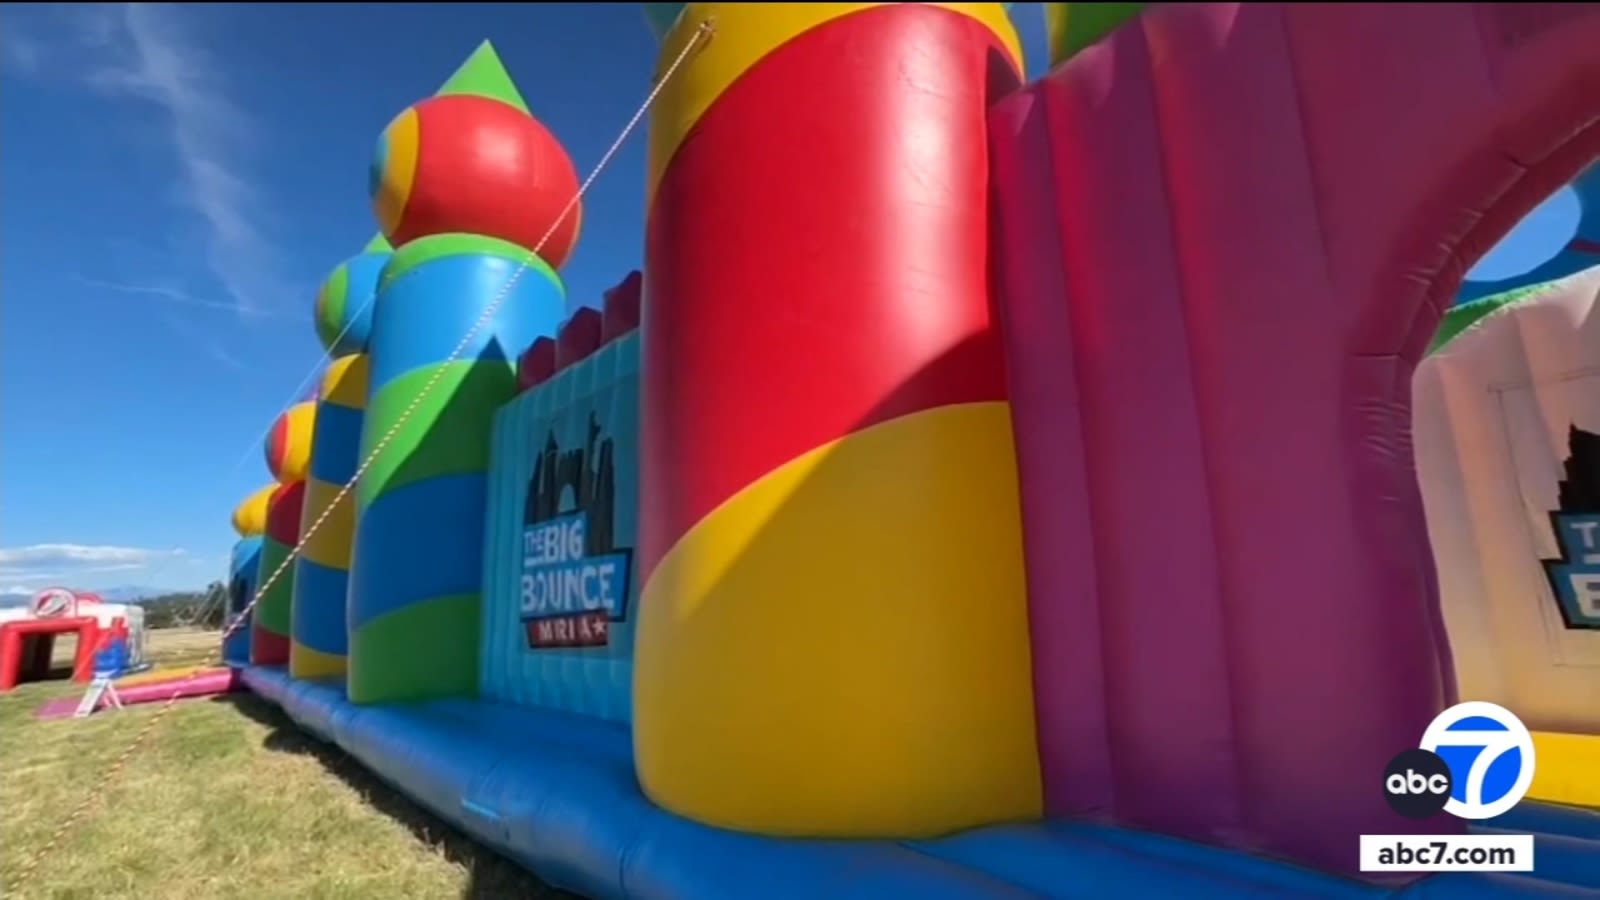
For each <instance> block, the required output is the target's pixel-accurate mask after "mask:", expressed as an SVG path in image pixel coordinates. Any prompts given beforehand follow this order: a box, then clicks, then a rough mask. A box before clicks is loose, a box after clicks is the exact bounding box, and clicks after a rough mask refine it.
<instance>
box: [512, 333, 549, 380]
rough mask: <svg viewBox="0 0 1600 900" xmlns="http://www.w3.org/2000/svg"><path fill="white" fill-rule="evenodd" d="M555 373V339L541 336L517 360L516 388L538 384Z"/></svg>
mask: <svg viewBox="0 0 1600 900" xmlns="http://www.w3.org/2000/svg"><path fill="white" fill-rule="evenodd" d="M555 373H556V339H555V338H548V337H542V338H539V339H538V340H536V341H534V342H533V346H531V347H529V348H528V349H527V351H526V352H524V353H523V354H522V356H521V357H520V358H519V359H518V360H517V390H519V391H525V390H527V389H528V388H531V387H534V386H535V385H540V384H543V383H545V382H546V381H549V380H550V376H551V375H554V374H555Z"/></svg>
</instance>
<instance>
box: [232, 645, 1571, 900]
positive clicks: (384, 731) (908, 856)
mask: <svg viewBox="0 0 1600 900" xmlns="http://www.w3.org/2000/svg"><path fill="white" fill-rule="evenodd" d="M243 678H244V683H245V684H246V685H247V686H249V687H250V689H251V690H253V691H254V692H255V693H257V694H259V695H260V696H262V697H264V698H266V699H268V700H271V701H273V702H275V703H277V704H278V705H279V706H281V707H283V709H284V711H285V712H286V713H287V714H288V715H289V716H290V718H292V719H293V720H294V721H295V722H297V723H298V724H299V725H300V726H301V727H302V728H304V729H305V730H306V731H308V732H310V733H312V734H314V735H316V736H318V737H320V738H322V739H323V740H326V741H328V742H330V743H333V744H336V745H338V746H339V747H341V748H342V749H343V750H344V751H345V752H346V753H348V754H350V755H351V756H353V757H355V758H356V759H357V760H359V761H360V762H361V763H362V764H364V765H365V766H367V767H368V768H369V769H371V770H372V771H373V772H374V773H376V774H377V775H378V776H379V777H380V778H382V779H383V780H385V781H387V782H388V783H390V784H391V785H393V786H394V787H395V788H396V789H398V790H400V791H401V792H402V793H404V794H406V795H408V796H410V797H411V798H412V799H414V800H415V801H417V802H418V803H420V804H421V805H423V806H425V807H427V808H428V809H429V810H431V811H432V812H433V813H434V814H435V815H437V816H439V817H440V818H442V819H445V820H446V821H448V822H450V823H451V824H453V825H455V826H456V827H457V828H459V829H461V830H462V831H464V832H466V833H467V834H469V835H471V836H472V837H473V838H475V839H476V840H478V841H481V842H482V843H484V844H486V845H488V846H490V847H492V848H494V849H495V850H496V851H498V852H500V853H502V854H504V855H505V856H507V857H510V858H511V859H513V860H515V861H516V862H518V863H519V864H521V865H523V866H526V867H527V868H528V869H530V870H531V871H533V872H534V873H535V874H536V875H538V876H539V877H540V878H541V879H543V880H544V881H546V882H548V883H550V884H552V885H555V886H556V887H560V888H564V889H567V890H570V891H573V892H575V893H579V894H582V895H585V896H588V897H592V898H596V900H601V898H636V900H749V898H751V897H755V896H758V895H759V896H763V897H769V898H773V900H783V898H795V900H802V898H803V900H816V898H824V897H825V898H829V900H883V898H885V897H908V898H911V897H914V898H917V900H977V898H984V900H1009V898H1072V900H1089V898H1099V897H1109V898H1117V900H1126V898H1129V897H1141V896H1143V897H1184V898H1186V900H1211V898H1217V900H1221V898H1227V900H1249V898H1284V897H1296V898H1312V897H1328V898H1342V897H1359V898H1368V897H1388V896H1403V897H1407V898H1463V900H1465V898H1513V897H1600V814H1595V813H1592V812H1587V811H1583V810H1578V809H1573V808H1566V807H1558V806H1551V805H1547V804H1537V803H1524V804H1522V805H1521V806H1520V807H1518V809H1516V810H1514V811H1513V812H1511V813H1508V814H1507V815H1506V816H1503V817H1501V818H1500V819H1496V820H1494V821H1493V822H1492V823H1491V824H1492V826H1493V827H1492V828H1486V829H1483V830H1486V831H1496V830H1499V831H1508V832H1514V833H1527V832H1533V833H1535V834H1536V835H1537V839H1536V841H1535V844H1536V850H1535V852H1536V861H1535V862H1536V866H1537V869H1538V871H1537V875H1533V874H1465V873H1463V874H1449V875H1437V876H1432V877H1429V878H1426V879H1423V880H1421V881H1417V882H1414V883H1412V884H1410V885H1408V886H1407V887H1405V888H1403V889H1400V890H1386V889H1383V888H1381V887H1375V886H1373V885H1369V884H1364V883H1360V882H1355V881H1351V880H1345V879H1340V878H1335V877H1331V876H1327V875H1323V874H1319V873H1316V872H1311V871H1308V870H1305V869H1300V868H1297V867H1295V866H1292V865H1288V864H1285V863H1281V862H1276V861H1272V860H1267V859H1262V858H1259V857H1254V856H1250V855H1247V854H1242V853H1235V852H1231V851H1227V850H1221V849H1218V848H1214V847H1207V846H1202V845H1199V844H1193V843H1188V842H1185V841H1179V840H1175V839H1172V838H1165V837H1160V836H1157V835H1153V834H1146V833H1141V832H1133V831H1126V830H1122V829H1117V828H1110V827H1102V826H1096V825H1088V824H1083V823H1072V822H1044V823H1039V824H1034V825H1012V826H996V827H991V828H981V829H977V830H974V831H969V832H964V833H962V834H957V835H953V836H950V837H945V838H940V839H938V840H932V841H902V842H896V841H821V840H781V839H776V838H765V837H758V836H755V835H749V834H740V833H736V832H730V831H723V830H720V829H716V828H710V827H707V826H703V825H698V824H696V823H694V822H690V821H688V820H686V819H682V818H679V817H677V816H674V815H672V814H670V813H668V812H666V811H664V810H662V809H660V808H658V807H656V806H655V805H654V804H652V803H651V802H650V801H649V800H647V799H646V798H645V796H644V794H643V793H642V792H641V791H640V789H639V784H638V781H637V780H636V779H635V777H634V770H633V763H632V759H631V755H632V746H631V741H630V739H629V735H628V732H627V729H626V728H625V727H623V726H620V725H617V724H615V723H608V722H603V721H600V720H598V719H590V718H586V717H579V716H571V715H564V714H560V713H555V712H550V711H546V710H536V709H529V708H524V707H516V706H509V705H505V704H499V703H492V702H487V701H478V700H439V701H432V702H427V703H417V704H405V705H392V706H355V705H353V704H351V703H350V702H349V701H348V700H347V699H345V696H344V693H343V691H342V690H341V688H340V687H339V686H337V685H329V684H323V683H316V682H306V681H296V680H292V679H290V678H289V677H288V676H287V674H286V673H285V672H284V671H283V670H282V669H281V668H273V667H263V666H249V667H245V668H244V670H243ZM1352 852H1353V848H1352Z"/></svg>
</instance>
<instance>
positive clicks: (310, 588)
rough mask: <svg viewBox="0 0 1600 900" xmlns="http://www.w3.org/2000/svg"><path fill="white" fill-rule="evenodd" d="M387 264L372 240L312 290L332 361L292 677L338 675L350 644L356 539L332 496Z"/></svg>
mask: <svg viewBox="0 0 1600 900" xmlns="http://www.w3.org/2000/svg"><path fill="white" fill-rule="evenodd" d="M388 260H389V242H388V241H386V240H384V238H383V236H382V235H379V236H377V237H375V238H373V239H372V241H371V242H370V243H368V244H367V246H366V248H365V249H364V250H363V251H362V252H361V253H360V254H358V255H356V256H354V257H352V258H351V259H349V260H346V261H345V262H343V263H341V264H340V265H339V266H338V267H337V268H335V269H334V270H333V272H332V273H331V274H330V275H329V276H328V279H327V281H325V282H323V285H322V289H321V290H320V291H318V292H317V301H316V309H315V323H316V329H317V338H318V339H319V340H320V341H321V342H322V346H323V349H324V350H325V351H326V352H327V353H328V356H329V357H330V359H331V361H330V362H329V364H328V368H327V370H326V371H325V372H324V373H323V376H322V383H321V386H320V387H319V388H318V390H317V400H316V403H317V413H316V424H315V426H314V428H313V431H312V439H311V461H310V464H309V467H308V470H307V476H306V495H305V509H304V510H303V511H302V512H301V516H300V532H301V534H304V535H305V536H306V540H305V547H304V548H302V550H301V553H300V556H299V558H298V559H296V560H295V574H294V598H293V603H292V611H291V615H290V622H291V628H292V637H293V640H292V642H291V644H290V647H289V674H290V675H293V676H294V677H296V678H341V679H342V678H343V677H344V675H345V654H346V653H347V652H348V646H349V636H348V634H347V633H346V630H345V598H346V595H347V593H348V587H349V580H350V552H351V547H352V544H353V541H354V538H355V492H354V491H346V492H345V493H344V495H343V496H342V497H340V494H339V492H340V491H341V490H343V489H344V486H345V485H346V484H348V483H349V482H350V480H351V479H352V478H354V477H355V474H356V466H357V465H359V464H360V461H361V460H360V451H361V419H362V415H363V412H364V410H365V409H366V405H367V369H368V364H367V355H366V349H367V341H368V337H369V333H370V331H371V327H372V303H373V294H374V293H375V292H376V291H377V287H378V275H379V273H380V272H381V271H382V270H383V265H384V263H386V262H388ZM335 498H338V500H337V502H335Z"/></svg>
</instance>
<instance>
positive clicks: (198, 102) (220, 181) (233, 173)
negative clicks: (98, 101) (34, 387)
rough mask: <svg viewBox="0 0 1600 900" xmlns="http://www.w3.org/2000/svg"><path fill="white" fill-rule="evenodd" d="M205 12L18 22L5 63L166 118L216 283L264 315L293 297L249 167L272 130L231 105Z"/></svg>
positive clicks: (12, 26) (123, 7)
mask: <svg viewBox="0 0 1600 900" xmlns="http://www.w3.org/2000/svg"><path fill="white" fill-rule="evenodd" d="M196 9H197V7H195V6H188V5H182V6H180V5H168V4H146V3H126V4H83V5H71V6H61V7H55V8H54V10H53V13H54V14H53V15H50V16H47V15H46V14H45V13H44V11H36V13H35V14H34V15H30V16H28V17H26V18H23V17H18V16H8V17H7V23H6V25H7V27H6V29H5V35H4V37H3V38H0V53H3V56H0V59H3V61H4V62H5V63H6V64H7V65H9V66H10V67H12V68H13V69H14V70H15V71H17V72H18V73H19V74H24V75H31V76H34V77H41V78H61V79H70V80H73V81H75V82H76V83H78V84H79V85H80V86H82V87H84V88H87V89H89V90H92V91H94V92H96V93H99V94H101V95H103V96H106V97H110V98H126V99H131V100H135V101H138V102H140V103H142V104H144V105H146V106H147V107H148V108H149V109H151V110H153V111H155V112H157V113H158V114H159V116H160V127H161V128H162V129H164V131H165V134H166V136H167V138H168V139H169V144H170V147H171V151H172V153H173V161H174V163H175V165H176V171H177V173H178V183H177V184H176V185H175V187H176V188H177V195H178V197H180V198H181V200H182V202H183V205H184V206H185V207H186V208H187V209H188V210H189V212H190V213H191V214H192V215H193V216H194V218H195V219H196V221H197V223H198V224H199V225H200V226H202V230H203V234H204V238H203V242H204V249H203V258H204V260H205V263H206V267H207V269H208V270H209V273H210V275H211V276H212V277H213V278H214V279H215V280H216V282H217V284H218V285H219V287H220V288H221V289H222V290H223V291H224V292H225V295H226V296H227V297H228V299H229V300H230V301H231V302H232V304H233V305H234V306H235V307H236V308H237V309H239V310H240V311H242V312H253V311H259V310H262V309H266V308H270V305H271V300H272V298H274V297H277V296H282V295H285V294H290V293H292V292H289V291H285V290H284V285H283V279H282V278H281V276H280V273H279V271H278V258H277V257H278V254H277V253H276V252H275V251H274V249H273V245H272V243H271V241H270V240H269V239H268V235H266V234H265V233H264V231H263V229H262V228H261V226H260V224H259V217H260V216H262V215H263V214H264V210H266V209H267V206H266V204H265V203H264V202H263V199H264V198H263V197H262V192H261V191H259V190H257V189H256V188H255V186H254V185H253V184H252V182H251V179H250V178H249V176H248V174H247V171H246V169H245V167H244V164H243V162H241V161H242V160H244V159H246V158H247V157H248V155H249V152H250V150H251V149H252V148H255V147H258V146H260V141H261V137H262V132H263V129H262V128H261V127H260V126H259V124H258V123H257V122H255V121H254V120H253V119H252V118H251V117H250V116H249V115H248V114H247V112H246V111H245V110H244V109H243V108H241V107H240V106H239V105H238V104H237V102H236V101H235V100H234V99H233V97H232V96H230V93H229V88H228V79H227V75H228V73H227V71H226V67H225V66H223V65H222V64H221V63H220V62H219V60H218V59H217V57H216V54H215V53H213V52H212V51H211V50H209V49H208V48H209V47H210V46H214V45H215V41H214V39H213V38H212V36H208V35H206V34H202V33H200V30H199V28H198V19H197V18H196ZM210 9H212V10H213V11H214V10H215V7H211V8H210ZM24 22H25V23H26V24H19V23H24ZM191 305H192V304H191Z"/></svg>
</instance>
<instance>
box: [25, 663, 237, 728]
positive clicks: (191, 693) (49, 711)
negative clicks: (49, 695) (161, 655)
mask: <svg viewBox="0 0 1600 900" xmlns="http://www.w3.org/2000/svg"><path fill="white" fill-rule="evenodd" d="M238 686H239V675H238V672H237V671H235V670H234V669H231V668H222V667H218V668H215V669H205V670H202V671H199V672H194V673H192V674H186V675H175V676H173V677H172V678H165V679H161V680H158V681H143V682H140V683H139V684H135V685H130V686H128V687H125V688H117V696H118V697H121V698H122V703H123V705H124V706H132V705H133V704H136V703H164V702H166V701H167V700H170V699H172V698H174V697H176V698H179V699H183V698H187V697H210V696H213V695H216V694H226V693H228V692H229V691H232V690H234V689H235V688H237V687H238ZM78 700H79V697H78V696H71V697H58V698H57V699H55V700H50V701H48V702H46V703H44V704H43V705H41V706H40V707H39V708H38V709H37V710H35V711H34V717H35V718H38V719H65V718H68V717H70V716H71V715H72V713H73V711H74V710H76V709H77V708H78ZM104 708H105V701H104V699H102V700H101V702H100V705H99V706H97V707H95V709H96V710H97V711H98V710H101V709H104Z"/></svg>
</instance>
